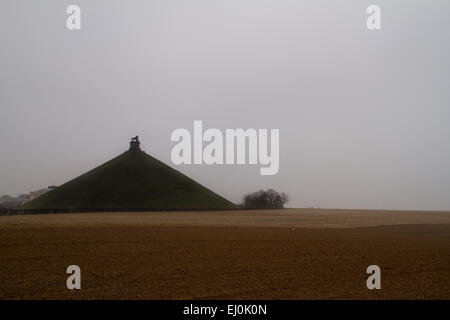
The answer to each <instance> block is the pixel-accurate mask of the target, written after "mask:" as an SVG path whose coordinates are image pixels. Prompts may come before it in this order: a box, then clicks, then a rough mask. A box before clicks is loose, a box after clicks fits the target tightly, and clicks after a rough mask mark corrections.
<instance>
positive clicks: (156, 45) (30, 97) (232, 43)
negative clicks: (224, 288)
mask: <svg viewBox="0 0 450 320" xmlns="http://www.w3.org/2000/svg"><path fill="white" fill-rule="evenodd" d="M76 3H77V4H78V5H79V6H80V7H81V10H82V19H83V20H82V29H81V30H79V31H69V30H67V28H66V27H65V19H66V17H67V14H66V12H65V10H66V8H67V6H68V5H69V4H72V2H71V1H66V0H64V1H48V0H43V1H23V0H3V1H1V3H0V46H1V50H0V65H1V72H0V145H1V147H2V152H1V154H2V156H1V161H0V195H1V194H10V195H18V194H20V193H25V192H29V191H32V190H37V189H40V188H44V187H47V186H50V185H61V184H62V183H64V182H66V181H68V180H70V179H72V178H74V177H76V176H79V175H80V174H82V173H84V172H86V171H88V170H90V169H92V168H94V167H97V166H98V165H100V164H101V163H103V162H106V161H108V160H110V159H111V158H113V157H115V156H117V155H119V154H120V153H122V152H123V151H125V150H127V149H128V140H129V138H130V137H134V136H135V135H139V137H140V138H141V141H142V144H141V147H142V149H143V150H145V151H146V152H147V153H148V154H150V155H152V156H154V157H156V158H157V159H160V160H161V161H163V162H165V163H167V164H168V165H170V166H174V165H173V164H172V163H171V161H170V151H171V149H172V147H173V145H174V144H173V143H172V142H171V141H170V134H171V132H173V130H175V129H177V128H187V129H189V130H192V126H193V121H194V120H202V121H203V124H204V126H205V128H219V129H221V130H225V129H226V128H244V129H246V128H265V129H271V128H277V129H280V169H279V172H278V174H277V175H274V176H261V175H259V173H258V170H259V168H258V167H257V166H250V165H223V166H219V165H215V166H205V165H202V166H200V165H191V166H188V165H183V166H179V167H178V166H177V167H176V169H178V170H180V171H182V172H183V173H185V174H187V175H188V176H190V177H192V178H193V179H194V180H196V181H198V182H199V183H201V184H203V185H205V186H206V187H208V188H210V189H211V190H213V191H214V192H216V193H218V194H220V195H221V196H224V197H225V198H227V199H229V200H231V201H233V202H239V201H240V200H241V198H242V196H243V195H244V194H246V193H248V192H252V191H256V190H259V189H267V188H274V189H276V190H279V191H283V192H286V193H287V194H289V196H290V198H291V201H290V202H289V204H288V205H289V206H290V207H307V206H316V207H322V208H374V209H380V208H384V209H415V210H418V209H426V210H449V209H450V197H449V196H448V191H449V190H450V165H449V164H450V148H449V145H450V126H449V125H448V119H450V108H449V107H450V94H449V91H448V88H449V83H450V65H449V59H448V57H449V56H450V46H449V39H450V18H449V15H448V12H449V10H450V3H449V2H448V1H438V0H433V1H418V0H415V1H387V0H378V1H376V3H377V4H378V5H379V6H380V8H381V10H382V29H381V30H379V31H375V32H372V31H369V30H367V28H366V17H367V15H366V13H365V10H366V8H367V6H368V5H369V4H372V2H369V1H360V0H352V1H339V2H336V1H333V0H320V1H294V0H281V1H269V0H239V1H238V0H227V1H207V0H197V1H181V0H179V1H164V0H152V1H143V0H140V1H132V2H130V3H127V4H126V5H125V4H124V2H123V1H118V0H108V1H106V0H98V1H86V0H79V1H76Z"/></svg>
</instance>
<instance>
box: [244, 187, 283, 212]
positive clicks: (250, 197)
mask: <svg viewBox="0 0 450 320" xmlns="http://www.w3.org/2000/svg"><path fill="white" fill-rule="evenodd" d="M288 201H289V197H288V195H287V194H286V193H284V192H282V193H278V192H277V191H275V190H273V189H268V190H265V191H264V190H260V191H258V192H254V193H250V194H247V195H245V196H244V199H243V200H242V206H243V207H244V208H245V209H282V208H284V205H285V204H286V202H288Z"/></svg>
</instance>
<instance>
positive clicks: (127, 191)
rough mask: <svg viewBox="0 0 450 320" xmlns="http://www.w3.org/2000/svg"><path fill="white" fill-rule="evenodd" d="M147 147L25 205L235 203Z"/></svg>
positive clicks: (125, 206)
mask: <svg viewBox="0 0 450 320" xmlns="http://www.w3.org/2000/svg"><path fill="white" fill-rule="evenodd" d="M235 207H236V206H235V205H234V204H233V203H231V202H230V201H228V200H226V199H224V198H222V197H221V196H219V195H217V194H216V193H214V192H212V191H211V190H209V189H207V188H205V187H203V186H202V185H200V184H199V183H197V182H195V181H194V180H192V179H190V178H189V177H187V176H185V175H184V174H182V173H181V172H179V171H177V170H175V169H173V168H171V167H169V166H167V165H166V164H164V163H162V162H161V161H159V160H157V159H155V158H153V157H151V156H149V155H147V154H146V153H145V152H141V151H138V152H130V151H127V152H125V153H123V154H121V155H120V156H118V157H116V158H114V159H112V160H110V161H108V162H106V163H104V164H102V165H100V166H99V167H97V168H95V169H93V170H91V171H89V172H87V173H85V174H83V175H81V176H79V177H78V178H75V179H73V180H71V181H69V182H67V183H65V184H63V185H62V186H60V187H58V188H56V189H54V190H52V191H50V192H48V193H46V194H44V195H42V196H40V197H38V198H36V199H34V200H32V201H30V202H28V203H26V204H25V205H24V206H23V208H24V209H91V208H92V209H152V210H167V209H234V208H235Z"/></svg>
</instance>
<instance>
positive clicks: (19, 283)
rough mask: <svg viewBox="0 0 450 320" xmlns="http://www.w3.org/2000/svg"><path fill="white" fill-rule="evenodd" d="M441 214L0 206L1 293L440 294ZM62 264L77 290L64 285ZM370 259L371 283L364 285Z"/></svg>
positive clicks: (443, 282) (448, 249)
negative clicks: (71, 269)
mask: <svg viewBox="0 0 450 320" xmlns="http://www.w3.org/2000/svg"><path fill="white" fill-rule="evenodd" d="M411 217H415V218H414V221H411ZM383 222H384V223H383ZM414 222H416V223H421V224H415V225H414V224H410V223H414ZM449 222H450V214H449V213H447V212H441V213H430V212H429V213H424V212H422V213H419V212H410V213H408V212H393V213H391V214H389V213H388V212H380V211H361V210H360V211H340V210H339V211H338V210H335V211H333V210H309V211H308V210H294V209H292V210H286V211H264V212H252V211H245V212H236V211H235V212H211V213H207V212H202V213H195V212H191V213H182V212H180V213H128V214H127V213H105V214H70V215H34V216H14V217H0V299H449V298H450V223H449ZM358 225H359V226H358ZM72 264H76V265H79V266H80V268H81V272H82V276H81V277H82V289H81V290H80V291H69V290H68V289H67V288H66V277H67V276H68V275H67V274H66V273H65V271H66V268H67V266H69V265H72ZM371 264H376V265H379V266H380V267H381V272H382V275H381V283H382V289H381V290H372V291H371V290H368V289H367V287H366V278H367V276H368V275H367V274H366V272H365V271H366V268H367V266H369V265H371Z"/></svg>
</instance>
